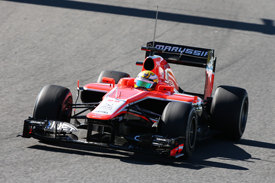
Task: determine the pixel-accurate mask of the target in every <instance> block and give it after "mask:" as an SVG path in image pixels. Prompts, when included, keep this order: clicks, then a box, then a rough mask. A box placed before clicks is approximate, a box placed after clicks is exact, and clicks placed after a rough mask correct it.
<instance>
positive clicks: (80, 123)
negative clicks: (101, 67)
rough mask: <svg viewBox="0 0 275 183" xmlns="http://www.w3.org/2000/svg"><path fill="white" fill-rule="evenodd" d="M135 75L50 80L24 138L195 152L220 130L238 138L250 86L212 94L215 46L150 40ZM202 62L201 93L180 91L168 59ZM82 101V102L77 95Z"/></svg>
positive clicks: (222, 88) (107, 73)
mask: <svg viewBox="0 0 275 183" xmlns="http://www.w3.org/2000/svg"><path fill="white" fill-rule="evenodd" d="M142 50H145V51H146V57H145V60H144V62H137V63H136V65H138V66H141V67H142V69H141V71H142V72H141V73H140V74H139V75H138V77H137V78H131V77H130V75H129V74H127V73H124V72H118V71H108V70H106V71H103V72H101V74H100V76H99V78H98V81H97V83H90V84H87V85H85V86H84V87H79V82H78V86H77V88H78V91H77V99H76V102H75V103H73V98H72V94H71V92H70V90H69V89H67V88H64V87H61V86H56V85H48V86H45V87H44V88H43V89H42V90H41V92H40V93H39V95H38V97H37V99H36V102H35V107H34V112H33V116H32V117H29V119H26V120H25V121H24V128H23V133H22V135H21V136H22V137H27V138H29V137H33V138H36V139H40V140H47V141H61V142H73V143H82V144H89V145H99V146H104V147H110V148H115V149H121V150H129V151H137V152H148V153H157V154H162V155H165V156H169V157H176V158H177V157H181V156H183V157H185V158H188V157H190V156H191V154H192V152H193V150H194V148H195V143H196V141H197V140H202V139H204V138H207V137H209V136H211V135H213V134H216V133H217V132H220V133H222V134H223V135H224V136H226V137H228V138H230V139H232V140H238V139H240V138H241V136H242V135H243V132H244V130H245V126H246V121H247V115H248V95H247V92H246V90H244V89H241V88H237V87H232V86H219V87H218V88H217V90H216V92H215V94H214V96H213V97H212V89H213V83H214V76H215V65H216V61H217V59H216V58H215V57H214V50H212V49H204V48H196V47H189V46H182V45H175V44H168V43H161V42H149V43H147V47H142ZM169 63H171V64H178V65H186V66H195V67H202V68H205V76H206V79H205V89H204V94H195V93H190V92H185V91H183V90H182V89H181V88H180V87H179V86H178V83H177V81H176V79H175V76H174V75H173V72H172V70H171V68H170V66H169ZM79 96H80V99H81V101H82V102H81V103H77V101H78V99H79Z"/></svg>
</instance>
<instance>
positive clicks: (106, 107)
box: [93, 97, 125, 115]
mask: <svg viewBox="0 0 275 183" xmlns="http://www.w3.org/2000/svg"><path fill="white" fill-rule="evenodd" d="M124 103H125V101H123V100H117V99H115V98H109V97H108V98H105V99H104V100H103V101H102V102H101V103H100V104H99V105H98V106H97V108H95V109H94V110H93V113H98V114H108V115H109V114H113V113H114V112H116V111H117V110H118V109H119V108H120V107H121V106H122V105H123V104H124Z"/></svg>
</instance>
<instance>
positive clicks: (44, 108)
mask: <svg viewBox="0 0 275 183" xmlns="http://www.w3.org/2000/svg"><path fill="white" fill-rule="evenodd" d="M72 103H73V97H72V94H71V92H70V90H69V89H68V88H65V87H62V86H56V85H47V86H44V87H43V89H42V90H41V91H40V93H39V94H38V96H37V99H36V102H35V106H34V111H33V118H34V119H36V120H46V119H47V120H58V121H65V122H70V118H71V113H72Z"/></svg>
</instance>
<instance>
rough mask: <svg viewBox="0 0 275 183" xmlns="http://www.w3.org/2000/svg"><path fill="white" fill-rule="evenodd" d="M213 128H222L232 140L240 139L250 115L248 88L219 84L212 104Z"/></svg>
mask: <svg viewBox="0 0 275 183" xmlns="http://www.w3.org/2000/svg"><path fill="white" fill-rule="evenodd" d="M210 113H211V118H212V119H211V128H213V129H216V130H220V131H222V133H223V136H224V137H226V138H229V139H230V140H239V139H240V138H241V137H242V135H243V133H244V130H245V127H246V121H247V115H248V95H247V92H246V90H244V89H242V88H238V87H232V86H219V87H218V88H217V90H216V92H215V95H214V97H213V101H212V104H211V109H210Z"/></svg>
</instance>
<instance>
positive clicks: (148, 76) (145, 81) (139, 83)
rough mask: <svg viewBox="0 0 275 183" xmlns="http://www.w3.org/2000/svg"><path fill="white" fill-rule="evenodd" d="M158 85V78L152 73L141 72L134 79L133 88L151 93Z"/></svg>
mask: <svg viewBox="0 0 275 183" xmlns="http://www.w3.org/2000/svg"><path fill="white" fill-rule="evenodd" d="M157 84H158V76H157V75H156V74H155V73H153V72H152V71H147V70H146V71H142V72H140V73H139V74H138V75H137V77H136V79H135V88H143V89H146V90H148V91H152V90H154V89H155V88H156V85H157Z"/></svg>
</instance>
